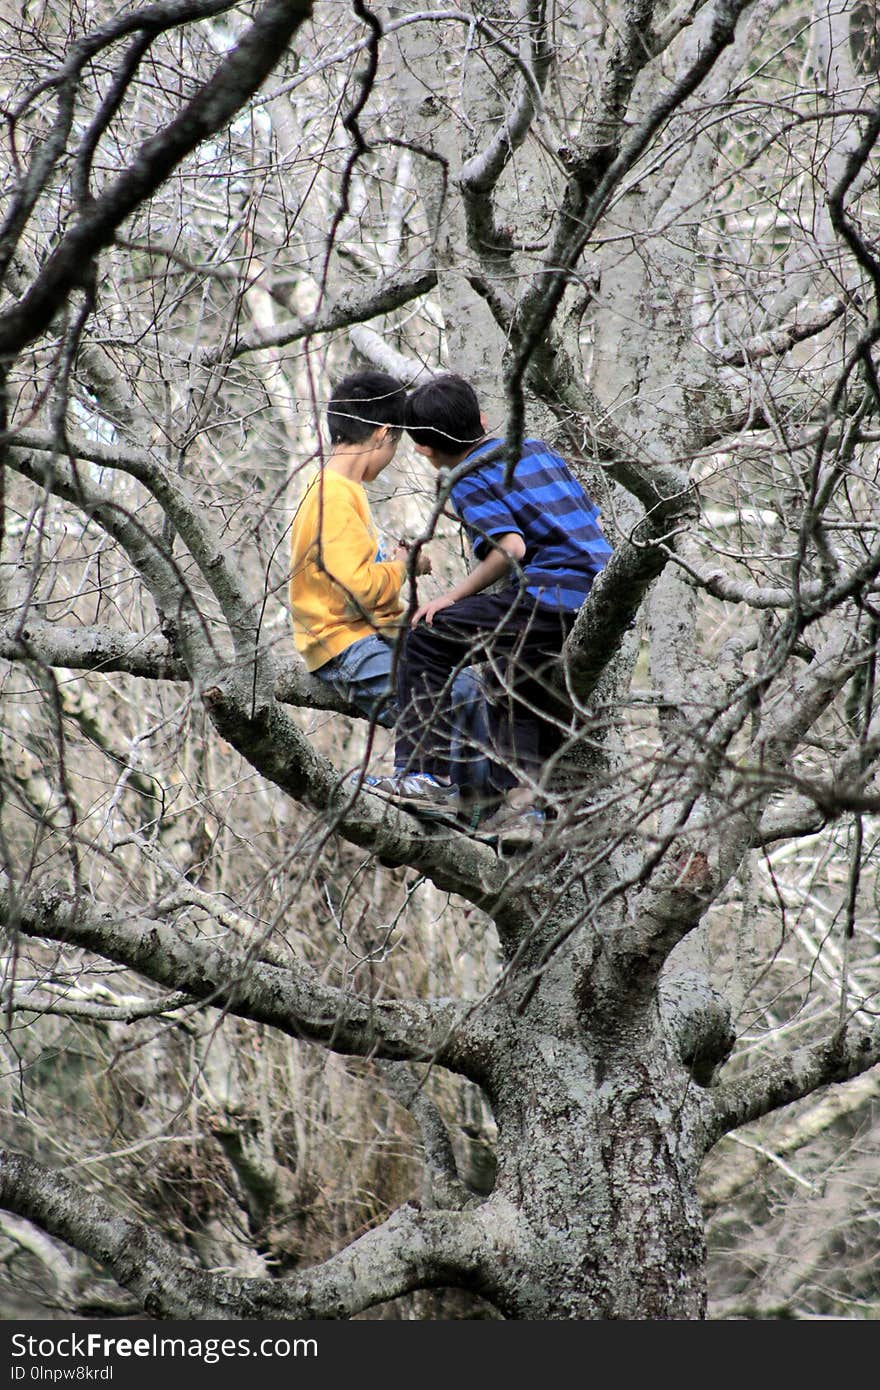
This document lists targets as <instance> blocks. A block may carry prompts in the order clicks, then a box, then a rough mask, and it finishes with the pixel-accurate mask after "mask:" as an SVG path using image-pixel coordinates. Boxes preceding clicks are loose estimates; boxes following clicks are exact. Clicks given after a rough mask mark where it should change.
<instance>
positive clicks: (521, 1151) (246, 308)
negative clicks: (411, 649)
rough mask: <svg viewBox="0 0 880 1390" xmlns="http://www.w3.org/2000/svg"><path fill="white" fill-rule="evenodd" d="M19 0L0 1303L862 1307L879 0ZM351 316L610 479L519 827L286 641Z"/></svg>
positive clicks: (395, 488) (9, 53)
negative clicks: (557, 716) (371, 776)
mask: <svg viewBox="0 0 880 1390" xmlns="http://www.w3.org/2000/svg"><path fill="white" fill-rule="evenodd" d="M0 14H2V21H0V51H2V57H3V78H2V84H3V89H2V101H3V112H4V130H3V150H4V154H5V160H4V166H3V203H2V226H0V266H2V273H3V277H4V280H3V283H4V296H3V300H2V307H0V365H2V409H3V418H2V421H0V429H2V441H3V458H2V482H3V493H2V555H0V561H2V568H0V593H2V601H0V608H2V617H0V657H2V666H0V671H2V682H3V684H2V694H3V699H2V709H0V721H2V725H0V727H2V746H0V798H2V801H0V860H2V883H0V903H2V918H3V923H4V927H5V946H4V974H3V994H2V1005H3V1011H4V1030H5V1040H4V1052H3V1056H4V1068H3V1089H2V1097H3V1099H2V1107H3V1108H2V1115H3V1135H4V1143H5V1145H6V1147H5V1148H4V1150H3V1152H2V1157H0V1205H2V1211H0V1265H2V1268H3V1271H4V1279H5V1283H4V1288H5V1289H6V1290H7V1292H6V1294H5V1295H4V1298H5V1299H6V1301H7V1307H8V1308H9V1309H12V1310H13V1315H14V1311H15V1310H21V1309H26V1308H31V1307H34V1306H37V1307H40V1308H43V1309H47V1310H50V1312H51V1313H52V1315H54V1316H60V1317H75V1316H83V1315H88V1314H94V1313H96V1312H97V1313H103V1314H107V1313H114V1312H115V1313H119V1314H125V1313H131V1312H135V1311H146V1312H147V1313H148V1314H149V1315H151V1316H154V1317H160V1318H163V1317H164V1318H183V1319H196V1318H230V1319H234V1318H268V1319H273V1318H274V1319H281V1318H312V1317H318V1318H339V1317H346V1318H347V1317H354V1316H357V1315H360V1316H374V1315H377V1314H378V1315H382V1314H383V1310H384V1313H385V1315H390V1316H395V1315H401V1312H402V1315H403V1316H407V1317H427V1318H430V1317H435V1316H449V1315H452V1316H488V1317H497V1316H501V1317H507V1318H520V1319H546V1318H552V1319H560V1318H578V1319H593V1318H596V1319H598V1318H631V1319H632V1318H638V1319H648V1318H674V1317H685V1318H696V1317H701V1316H704V1315H705V1313H706V1308H707V1295H710V1299H709V1310H710V1312H711V1313H712V1315H714V1316H722V1317H723V1316H738V1317H742V1316H746V1317H752V1316H760V1317H776V1316H797V1317H816V1316H828V1315H831V1316H847V1317H871V1316H875V1315H876V1312H877V1308H878V1304H880V1287H878V1282H880V1271H878V1267H877V1256H876V1248H877V1241H876V1237H877V1220H878V1218H877V1210H876V1201H875V1200H873V1194H872V1187H871V1184H872V1181H873V1179H872V1176H871V1175H872V1172H873V1171H876V1160H877V1149H878V1133H877V1123H876V1119H877V1097H878V1081H877V1071H876V1064H877V1062H878V1060H880V1030H878V1026H877V1021H876V1020H877V1009H878V970H877V966H878V959H877V958H878V935H877V930H878V929H877V910H876V907H877V873H876V842H877V834H878V824H880V822H878V819H877V814H878V810H880V788H878V784H877V779H876V772H877V758H878V753H880V715H878V714H877V712H876V708H875V705H876V702H875V663H876V654H877V633H878V622H880V609H878V606H877V604H878V578H877V576H878V571H880V519H878V487H877V482H878V480H877V468H878V457H880V456H878V443H880V420H878V405H880V388H878V379H877V355H876V345H877V341H878V338H880V313H878V302H880V298H878V297H880V258H878V254H877V250H876V246H877V239H878V238H877V232H878V220H880V211H878V204H877V196H876V188H877V178H878V159H877V139H878V134H880V100H878V98H880V82H878V59H880V31H878V11H877V8H876V5H874V4H873V3H866V2H865V0H856V3H853V0H813V3H812V5H811V4H810V3H809V0H804V3H798V0H784V3H779V2H778V0H752V3H745V0H706V3H699V0H695V2H694V3H690V2H689V0H684V3H682V4H679V5H673V6H669V5H665V4H659V3H657V4H655V3H652V0H621V3H616V4H608V5H603V4H599V5H591V4H586V3H581V0H572V3H571V4H566V3H564V0H559V3H554V4H549V5H548V4H545V3H531V0H524V3H522V4H520V5H517V6H508V5H505V4H501V3H494V0H493V3H488V4H473V5H471V6H469V7H468V8H465V9H461V10H459V9H455V8H452V7H442V6H439V5H435V6H431V5H426V6H425V7H424V8H420V9H414V8H413V7H409V6H402V5H400V6H398V5H393V4H391V5H384V6H376V7H374V8H368V7H367V6H366V5H365V4H363V3H361V0H355V3H353V4H352V5H351V7H350V8H348V7H345V6H342V5H333V6H331V5H324V4H320V3H318V4H315V5H312V4H310V3H305V2H304V3H297V0H266V2H265V3H262V4H252V5H242V4H234V3H230V2H229V0H192V2H191V3H186V0H167V2H166V3H157V4H154V5H146V6H137V5H133V6H130V7H128V8H126V9H124V10H122V11H121V12H117V11H116V10H115V8H114V7H113V6H109V5H108V6H105V5H103V4H100V3H95V4H85V3H82V4H67V5H60V6H59V5H58V4H53V5H51V6H50V5H48V4H46V3H39V0H34V3H32V4H30V5H28V6H26V7H24V8H21V7H18V6H13V5H12V4H10V3H9V0H3V3H0ZM357 363H372V364H376V365H379V366H382V367H384V368H386V369H389V370H392V371H394V372H396V373H397V374H398V375H400V376H402V377H403V378H404V379H405V380H406V381H408V382H413V381H416V380H418V379H420V377H422V376H423V375H425V374H428V373H430V372H432V371H434V370H437V369H438V368H441V367H442V368H447V367H452V368H454V369H455V370H457V371H460V372H461V373H462V374H464V375H465V376H467V377H469V378H470V379H471V380H472V381H473V382H474V383H475V385H476V387H477V389H478V391H479V393H480V395H481V399H482V400H483V402H484V403H485V406H486V410H487V414H488V416H489V420H490V425H491V427H492V429H493V431H494V432H497V433H499V434H505V433H506V435H507V437H508V439H509V440H510V441H511V442H512V443H513V444H514V445H515V443H516V441H517V440H518V439H521V438H522V437H523V434H524V433H528V434H531V435H535V434H537V435H540V436H543V437H545V438H547V439H549V440H550V441H551V442H552V443H553V444H554V446H555V447H557V448H558V449H559V450H560V451H561V452H563V453H564V454H565V456H566V457H567V458H568V459H570V460H571V462H572V465H573V467H574V468H575V469H576V471H577V472H578V474H579V476H580V477H581V478H582V480H583V481H584V484H585V486H586V488H587V490H588V492H590V493H591V495H592V496H594V497H595V498H596V500H597V501H598V502H599V503H600V505H601V507H602V511H603V517H604V524H605V529H606V531H607V533H608V535H609V538H610V539H611V540H612V542H613V545H614V556H613V559H612V560H611V562H610V564H609V565H608V567H607V569H606V570H605V572H604V573H603V575H602V576H601V578H600V580H599V581H598V582H597V583H596V585H595V586H594V589H593V592H592V594H591V595H590V598H589V600H588V601H587V603H586V604H585V606H584V608H583V609H582V611H581V614H580V615H579V618H578V620H577V623H576V625H575V628H574V631H573V633H572V635H571V637H570V639H569V642H568V644H567V650H566V659H565V663H564V670H563V669H561V670H560V685H559V687H558V689H557V691H556V692H555V695H556V698H557V699H559V698H562V699H563V700H564V708H565V711H566V712H565V715H564V732H565V736H566V737H565V745H564V750H563V755H562V756H561V757H560V758H558V759H555V760H553V761H552V762H551V763H550V764H549V765H548V767H547V771H546V776H547V782H546V786H545V787H544V788H543V790H544V791H545V792H546V793H547V795H548V796H549V797H550V798H551V800H552V803H553V809H554V813H555V814H554V818H553V820H552V822H551V825H550V827H549V829H548V833H547V835H546V837H545V841H544V844H543V845H542V846H541V848H540V849H539V850H536V851H535V852H534V853H531V854H528V855H520V856H517V857H515V858H505V857H501V856H498V855H497V854H496V853H494V852H493V850H492V849H490V848H489V847H487V846H486V845H483V844H480V843H477V842H475V841H474V840H472V839H470V838H468V837H467V836H466V835H464V834H457V833H455V832H452V831H449V832H448V833H438V832H436V831H430V832H429V831H427V830H426V828H425V827H424V825H422V824H420V823H419V822H418V821H417V820H415V819H413V818H412V817H410V816H407V815H406V814H404V813H402V812H399V811H395V810H393V809H390V808H388V807H386V806H384V805H383V804H382V803H381V802H379V801H378V800H377V799H376V798H370V797H369V796H366V795H361V796H356V795H354V794H353V791H352V788H351V785H350V784H349V782H348V781H347V777H348V774H349V773H350V772H351V771H352V770H353V769H355V768H357V767H359V766H364V765H365V764H366V762H367V760H371V761H372V762H373V763H376V762H381V761H382V758H383V756H384V753H385V751H386V748H387V742H388V735H387V733H385V732H384V731H383V730H381V729H376V728H369V727H368V726H367V725H366V723H365V722H364V721H362V720H358V719H356V718H354V717H353V715H352V711H351V710H346V709H345V708H344V707H343V706H342V705H341V704H339V703H338V702H335V701H334V700H333V699H332V698H330V697H329V695H328V693H327V689H326V687H325V686H324V685H322V684H321V682H319V681H317V680H315V679H314V678H311V677H309V676H308V675H307V674H306V673H305V671H304V668H303V667H302V666H301V665H300V664H299V663H298V661H297V660H296V659H295V657H294V656H293V654H292V650H293V649H292V643H291V640H290V635H289V616H288V613H287V611H286V608H285V594H286V580H287V534H288V528H289V523H290V518H291V515H292V513H293V510H294V508H295V505H296V501H297V498H298V496H299V494H300V492H301V489H302V486H303V481H304V478H305V476H306V473H307V470H308V468H309V467H311V466H313V465H314V463H315V462H316V461H317V460H318V459H319V458H320V455H321V451H322V449H323V447H324V443H325V440H324V439H323V438H322V425H321V419H322V411H323V406H324V403H325V401H326V398H327V395H328V394H329V389H330V385H331V384H332V382H333V381H334V380H335V379H336V378H338V376H339V375H341V373H342V371H343V370H346V369H348V367H350V366H351V365H353V364H357ZM390 473H391V470H389V473H388V474H385V475H383V484H384V481H385V479H386V478H389V475H390ZM434 484H435V480H434V478H433V476H431V477H428V476H426V474H425V472H424V471H422V468H421V466H420V464H419V461H418V460H417V459H416V458H415V457H413V456H410V455H409V454H408V453H407V452H406V450H405V449H404V448H402V449H401V452H400V458H399V460H398V463H397V464H396V466H395V470H394V476H393V477H391V478H390V485H389V486H388V487H387V488H385V492H386V493H387V496H386V497H385V499H384V501H383V500H381V499H380V501H379V502H378V503H377V510H378V511H379V513H380V515H381V516H382V518H383V519H384V520H385V522H386V524H387V526H388V528H389V530H391V531H392V532H397V531H398V530H399V529H400V528H401V527H406V528H407V529H408V530H409V531H410V532H411V533H412V534H413V535H415V536H419V537H421V538H422V539H424V541H425V543H426V544H430V546H431V548H432V551H433V553H434V555H435V575H437V574H438V572H440V574H441V577H442V572H443V570H444V568H445V570H446V571H447V572H448V573H450V574H451V573H454V572H456V570H460V567H461V566H462V564H463V563H465V559H464V555H463V551H462V549H461V541H460V538H459V534H458V528H457V527H456V526H455V524H454V523H453V521H452V520H451V519H450V518H449V517H448V516H447V515H446V514H445V513H444V510H443V508H442V505H441V504H442V501H443V498H442V493H441V495H440V496H439V498H438V497H437V496H436V495H435V486H434ZM432 582H436V581H426V580H424V579H423V580H421V581H420V584H421V586H422V588H421V590H420V593H421V594H422V595H424V594H426V593H428V592H430V590H429V588H428V587H427V586H428V585H430V583H432ZM836 1083H846V1084H845V1085H838V1084H836ZM707 1233H708V1248H709V1256H708V1260H707ZM431 1290H440V1291H445V1292H442V1293H440V1294H437V1295H429V1293H428V1292H427V1291H431ZM389 1310H390V1311H389ZM438 1310H440V1311H438ZM450 1310H452V1311H451V1313H450Z"/></svg>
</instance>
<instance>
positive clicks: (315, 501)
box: [290, 469, 406, 671]
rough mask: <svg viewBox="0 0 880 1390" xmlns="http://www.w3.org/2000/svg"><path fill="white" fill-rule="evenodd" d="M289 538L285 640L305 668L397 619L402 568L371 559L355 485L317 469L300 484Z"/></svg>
mask: <svg viewBox="0 0 880 1390" xmlns="http://www.w3.org/2000/svg"><path fill="white" fill-rule="evenodd" d="M290 542H291V544H290V610H291V613H292V615H293V637H294V641H295V643H296V647H297V650H298V651H299V652H300V653H301V655H302V657H303V660H304V661H305V663H306V666H307V667H308V669H309V670H310V671H315V670H317V668H318V667H319V666H323V665H324V663H325V661H329V660H330V658H331V657H334V656H338V655H339V653H340V652H342V651H345V648H346V647H350V646H351V644H352V642H357V641H358V640H359V639H360V638H361V637H367V636H369V635H370V633H372V632H375V631H376V629H377V628H383V627H388V626H389V624H394V623H396V622H397V621H398V620H399V619H400V617H401V615H402V613H403V603H402V602H401V598H400V591H401V588H402V587H403V581H404V579H405V578H406V565H405V564H404V563H403V561H401V560H390V561H385V560H377V559H376V552H377V549H378V543H379V542H378V535H377V533H376V527H375V525H374V523H373V518H372V516H371V514H370V504H369V502H368V500H367V494H366V492H365V490H364V487H363V484H362V483H356V482H354V481H353V480H352V479H351V478H345V477H343V476H342V474H341V473H335V472H334V471H333V470H332V469H322V470H321V471H320V473H319V474H318V475H317V477H316V478H314V479H313V481H312V482H311V483H310V484H309V486H308V487H307V489H306V493H305V496H304V497H303V500H302V502H301V503H300V506H299V509H298V511H297V513H296V516H295V517H294V519H293V528H292V531H291V538H290Z"/></svg>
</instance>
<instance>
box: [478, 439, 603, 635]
mask: <svg viewBox="0 0 880 1390" xmlns="http://www.w3.org/2000/svg"><path fill="white" fill-rule="evenodd" d="M499 442H500V441H499V440H497V439H489V440H486V441H485V443H483V444H481V445H480V446H479V447H478V448H477V449H474V451H473V452H472V453H471V454H469V455H468V458H467V459H465V463H466V464H471V463H472V464H473V468H472V469H471V471H469V472H468V473H467V475H466V476H465V477H463V478H461V479H460V480H459V481H458V482H457V483H455V484H454V486H453V488H452V492H451V500H452V504H453V506H454V507H455V510H456V511H457V513H458V515H459V516H460V517H461V520H462V522H463V523H464V526H465V529H466V531H467V532H468V535H469V536H470V539H471V543H472V545H473V548H474V554H475V556H476V558H477V559H478V560H482V559H484V558H485V556H486V554H487V552H488V550H489V537H491V536H500V535H506V534H509V533H510V532H511V531H517V532H519V534H520V535H521V536H522V538H523V540H524V541H525V544H526V553H525V557H524V559H523V560H522V569H523V572H524V575H525V582H526V592H527V593H528V594H530V595H531V596H532V597H533V598H534V599H536V600H537V601H538V603H542V604H545V605H547V606H549V607H553V608H562V609H565V610H567V611H570V612H572V611H575V610H576V609H578V608H580V606H581V604H582V603H583V601H584V599H585V598H586V596H587V594H588V593H589V592H590V589H591V588H592V584H593V580H594V579H595V578H596V575H597V574H599V573H600V572H601V571H602V570H603V569H604V568H605V566H606V565H607V563H608V561H609V559H610V557H611V553H612V551H611V546H610V545H609V544H608V542H607V540H606V539H605V537H604V535H603V534H602V529H601V527H600V525H599V509H598V508H597V507H595V506H594V505H593V503H592V502H591V501H590V499H589V497H588V496H587V494H586V493H585V492H584V490H583V488H582V487H581V485H580V483H579V482H578V481H577V479H576V478H575V477H574V475H573V474H572V473H571V472H570V470H569V468H568V466H567V465H566V464H565V462H564V461H563V460H562V459H561V458H560V457H559V455H558V454H554V453H553V452H552V451H551V450H550V449H548V447H547V445H546V444H542V443H541V442H540V440H536V439H527V440H525V441H524V443H523V447H522V454H521V457H520V458H519V460H518V462H517V464H516V467H515V468H514V470H513V476H512V478H511V481H510V483H509V484H506V483H505V481H504V475H505V472H506V470H507V462H506V460H505V459H503V458H495V459H492V458H490V459H489V460H488V461H487V462H486V463H484V464H482V465H481V464H480V462H479V460H480V457H481V456H482V455H483V454H485V453H488V452H489V451H491V450H493V449H495V448H497V446H498V444H499Z"/></svg>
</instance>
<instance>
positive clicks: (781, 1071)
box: [706, 1026, 880, 1148]
mask: <svg viewBox="0 0 880 1390" xmlns="http://www.w3.org/2000/svg"><path fill="white" fill-rule="evenodd" d="M878 1062H880V1028H874V1029H872V1030H871V1031H867V1030H865V1029H861V1028H856V1027H854V1026H850V1027H849V1028H847V1029H846V1032H845V1033H843V1034H842V1035H838V1036H836V1037H833V1038H830V1039H829V1040H828V1041H827V1042H824V1043H818V1044H816V1045H815V1046H812V1047H802V1048H798V1049H797V1050H796V1051H794V1052H789V1053H787V1054H785V1055H784V1056H782V1057H777V1058H774V1059H773V1060H772V1061H770V1062H767V1063H766V1064H765V1065H764V1066H762V1067H758V1068H756V1069H755V1070H754V1071H753V1072H751V1073H750V1074H749V1075H748V1076H746V1077H744V1078H743V1079H742V1080H739V1081H728V1082H722V1083H721V1084H720V1085H719V1086H717V1087H716V1088H715V1089H713V1091H712V1092H711V1105H709V1104H707V1107H706V1140H707V1143H706V1147H707V1148H711V1147H712V1145H713V1144H715V1143H717V1141H718V1140H719V1139H720V1138H721V1136H722V1135H724V1134H727V1133H729V1131H730V1130H732V1129H737V1128H738V1127H739V1126H740V1125H745V1124H749V1123H750V1122H751V1121H753V1120H758V1119H760V1118H761V1116H762V1115H769V1114H770V1113H771V1112H772V1111H774V1110H778V1109H780V1107H781V1106H783V1105H790V1104H791V1103H792V1101H795V1100H802V1099H803V1097H804V1096H809V1095H812V1093H813V1092H814V1091H818V1090H819V1088H820V1087H821V1086H829V1085H831V1084H832V1083H833V1082H837V1081H847V1080H849V1078H850V1077H852V1076H861V1075H862V1074H863V1073H864V1072H866V1071H869V1070H870V1068H871V1067H873V1066H876V1065H877V1063H878ZM707 1100H708V1097H707Z"/></svg>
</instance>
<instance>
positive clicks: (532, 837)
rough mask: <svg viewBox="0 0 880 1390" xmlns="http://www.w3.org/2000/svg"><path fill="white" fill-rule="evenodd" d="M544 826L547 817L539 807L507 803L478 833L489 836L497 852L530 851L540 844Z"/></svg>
mask: <svg viewBox="0 0 880 1390" xmlns="http://www.w3.org/2000/svg"><path fill="white" fill-rule="evenodd" d="M546 826H547V817H546V816H545V814H544V812H543V811H542V810H541V809H540V807H539V806H535V805H534V804H526V805H520V806H517V805H515V804H514V805H511V803H510V802H509V801H508V802H505V804H504V805H503V806H500V807H499V808H498V810H497V811H496V812H495V814H494V815H492V816H489V818H488V819H487V820H486V821H485V823H484V824H483V825H481V826H480V833H485V834H486V835H487V836H491V837H492V838H493V839H494V840H495V842H496V843H497V845H498V848H499V850H502V849H511V850H530V849H535V848H536V847H537V846H538V845H540V844H541V842H542V840H543V838H544V831H545V829H546Z"/></svg>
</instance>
